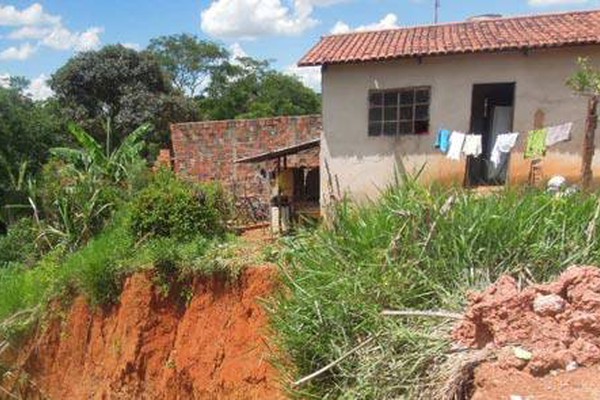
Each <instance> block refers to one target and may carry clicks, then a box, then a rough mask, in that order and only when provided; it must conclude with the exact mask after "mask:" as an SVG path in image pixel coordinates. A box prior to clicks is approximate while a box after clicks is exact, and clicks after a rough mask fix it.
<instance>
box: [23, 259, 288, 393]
mask: <svg viewBox="0 0 600 400" xmlns="http://www.w3.org/2000/svg"><path fill="white" fill-rule="evenodd" d="M274 284H275V270H274V269H272V268H266V267H265V268H250V269H248V270H246V272H245V273H244V274H243V276H242V277H241V278H240V282H239V283H236V284H228V283H227V282H226V281H225V280H224V279H219V278H211V279H202V280H198V281H197V282H195V283H194V285H193V294H194V295H193V298H192V299H191V301H190V302H189V304H188V305H187V306H186V305H185V301H181V293H177V294H173V295H171V296H169V297H165V296H164V295H161V294H160V291H159V290H158V289H157V287H156V286H155V285H154V284H153V281H152V277H151V276H150V275H148V274H136V275H133V276H132V277H130V278H129V279H128V280H127V282H126V284H125V288H124V291H123V294H122V296H121V302H120V304H119V305H118V306H115V307H113V308H111V309H109V310H104V311H103V310H93V309H92V308H90V306H89V305H88V303H87V302H86V300H85V299H84V298H83V297H78V298H77V299H76V300H75V301H74V303H73V304H72V306H71V307H69V308H67V309H66V311H65V314H64V315H63V316H60V317H55V318H52V319H51V320H50V321H49V322H48V323H47V324H46V326H43V327H41V328H40V331H39V332H38V333H37V334H36V336H35V338H34V339H33V340H32V341H31V343H30V344H29V345H28V346H26V348H25V349H24V350H23V351H22V352H21V353H20V355H19V360H18V361H19V363H20V365H22V367H23V371H24V372H25V373H26V375H25V376H27V377H28V378H29V379H30V381H31V382H34V383H35V385H37V386H38V387H39V390H34V389H32V385H31V384H30V385H26V386H25V387H28V388H29V389H28V390H29V393H23V394H24V397H25V398H35V397H37V398H39V397H40V395H39V394H40V392H41V393H43V395H44V396H46V397H47V398H50V399H113V398H115V399H116V398H118V399H278V398H282V395H281V393H282V392H281V390H280V388H279V385H278V383H277V380H278V376H277V373H276V371H275V369H274V368H273V367H272V366H271V365H270V364H269V358H270V357H271V354H272V353H271V352H270V349H269V345H268V343H267V340H266V326H267V318H266V315H265V312H264V310H263V309H262V307H261V305H260V299H261V298H265V297H268V296H269V294H270V293H271V292H272V290H273V286H274Z"/></svg>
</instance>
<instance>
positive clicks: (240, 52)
mask: <svg viewBox="0 0 600 400" xmlns="http://www.w3.org/2000/svg"><path fill="white" fill-rule="evenodd" d="M229 52H230V53H231V61H232V62H235V61H236V60H237V59H238V58H244V57H248V53H246V50H244V49H243V48H242V45H240V44H239V43H238V42H235V43H234V44H232V45H231V46H229Z"/></svg>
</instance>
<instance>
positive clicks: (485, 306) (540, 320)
mask: <svg viewBox="0 0 600 400" xmlns="http://www.w3.org/2000/svg"><path fill="white" fill-rule="evenodd" d="M453 338H454V340H455V341H456V342H457V343H459V344H461V345H463V346H466V347H470V348H478V349H482V348H486V349H489V350H490V354H492V355H493V356H492V357H491V358H492V360H491V361H488V362H486V363H484V364H483V365H482V366H480V367H479V368H478V369H477V370H476V371H475V395H474V397H473V398H475V399H509V398H510V396H511V395H520V396H522V398H528V397H527V396H533V397H531V398H535V399H536V400H538V399H563V398H569V399H598V398H600V381H599V380H598V379H597V378H596V377H597V376H598V375H597V373H598V372H599V369H598V367H597V364H599V363H600V270H599V269H598V268H594V267H571V268H569V269H568V270H567V271H565V272H564V273H563V274H562V275H561V276H560V277H559V278H558V279H557V280H556V281H554V282H552V283H549V284H544V285H533V286H529V287H527V288H525V289H523V290H520V289H519V287H518V285H517V282H516V281H515V280H514V279H513V278H511V277H507V276H505V277H502V278H501V279H500V280H499V281H498V282H497V283H496V284H494V285H493V286H491V287H490V288H488V289H487V290H486V291H484V292H482V293H474V294H472V295H470V297H469V306H468V308H467V312H466V313H465V318H464V320H462V321H461V323H460V324H459V325H458V326H457V327H456V328H455V330H454V332H453ZM515 348H516V349H518V350H517V352H515ZM521 350H525V351H526V352H529V353H530V354H529V355H530V357H529V356H528V355H527V353H525V356H524V355H523V352H522V351H521ZM519 352H520V353H519ZM592 366H593V368H585V367H592ZM567 371H571V372H567ZM592 377H593V379H592Z"/></svg>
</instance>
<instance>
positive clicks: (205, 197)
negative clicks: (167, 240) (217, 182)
mask: <svg viewBox="0 0 600 400" xmlns="http://www.w3.org/2000/svg"><path fill="white" fill-rule="evenodd" d="M221 196H222V191H221V190H217V189H215V187H213V186H211V187H205V188H203V187H200V186H197V185H193V184H190V183H187V182H184V181H183V180H181V179H179V178H177V177H176V176H175V175H174V174H173V173H172V172H171V171H167V170H161V171H159V172H158V173H157V175H156V177H155V179H154V181H153V182H152V183H151V184H150V185H149V186H148V187H147V188H146V189H144V190H142V191H141V192H140V193H139V194H138V196H137V197H136V198H135V199H134V200H133V202H132V206H131V221H130V227H131V231H132V232H133V234H134V236H135V237H136V238H138V239H140V238H143V237H148V236H150V237H172V238H178V239H186V238H188V239H189V238H191V237H196V236H198V235H203V236H206V237H210V236H214V235H218V234H221V233H223V232H224V226H225V225H224V223H225V217H226V216H225V214H224V213H223V209H222V205H221V204H222V202H223V199H222V197H221Z"/></svg>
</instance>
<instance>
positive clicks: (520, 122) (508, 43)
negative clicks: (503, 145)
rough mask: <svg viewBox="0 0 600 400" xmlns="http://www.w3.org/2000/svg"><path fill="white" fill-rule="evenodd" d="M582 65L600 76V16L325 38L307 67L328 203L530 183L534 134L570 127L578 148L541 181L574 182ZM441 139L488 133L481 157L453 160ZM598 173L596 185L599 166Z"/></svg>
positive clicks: (547, 163)
mask: <svg viewBox="0 0 600 400" xmlns="http://www.w3.org/2000/svg"><path fill="white" fill-rule="evenodd" d="M578 57H589V58H590V60H591V61H592V63H593V64H595V65H597V66H600V10H593V11H583V12H568V13H560V14H546V15H535V16H523V17H511V18H484V19H473V20H469V21H466V22H459V23H449V24H441V25H432V26H416V27H405V28H398V29H391V30H383V31H373V32H355V33H348V34H341V35H332V36H327V37H323V38H322V39H321V40H320V42H319V43H317V44H316V45H315V46H314V47H313V48H312V49H311V50H310V51H309V52H308V53H307V54H306V55H305V56H304V57H303V58H302V59H301V60H300V62H299V65H300V66H321V69H322V79H323V80H322V95H323V136H322V143H321V154H322V159H323V160H324V161H326V164H327V165H326V166H327V168H321V169H322V173H323V174H329V176H331V177H335V179H328V176H325V175H324V176H323V177H322V182H323V185H322V188H323V193H322V194H323V195H326V194H327V193H330V191H331V190H332V188H330V187H328V185H327V182H332V181H333V182H336V183H334V185H335V186H336V190H337V186H339V188H340V190H341V191H343V192H347V193H350V194H351V195H352V196H353V197H355V198H362V197H375V196H377V194H378V193H379V192H380V190H381V189H382V188H384V187H386V186H387V185H388V184H390V183H391V182H393V180H394V177H395V175H396V173H398V172H399V173H408V174H419V179H423V180H427V181H440V182H445V183H456V184H461V185H468V186H480V185H503V184H506V183H520V182H526V181H528V179H530V177H531V173H532V171H533V169H532V163H531V160H526V159H524V157H523V152H524V147H525V144H524V142H525V140H524V139H525V137H526V136H527V135H526V134H527V132H528V131H530V130H532V129H533V128H540V127H546V126H552V125H558V124H563V123H568V122H572V123H573V129H572V136H571V140H570V141H568V142H564V143H560V144H558V145H556V146H553V147H552V148H549V149H548V151H547V154H546V156H545V157H544V158H543V160H542V161H541V163H540V164H541V171H542V173H543V175H544V176H545V177H550V176H552V175H555V174H560V175H563V176H565V177H567V178H568V179H569V180H571V181H572V182H576V181H577V180H578V178H579V173H580V168H581V150H582V146H583V136H584V135H583V131H584V125H585V117H586V112H587V108H586V99H584V98H581V97H578V96H577V95H575V94H574V93H573V92H572V90H570V89H569V88H568V87H567V86H566V84H565V83H566V80H567V78H568V77H569V76H571V74H572V73H573V72H574V71H576V70H577V68H578V66H577V59H578ZM440 129H448V130H452V131H461V132H466V133H476V134H481V135H482V147H483V152H482V154H481V155H480V156H478V157H463V158H461V160H459V161H455V160H450V159H448V158H447V157H446V155H444V154H442V153H440V152H439V150H438V149H436V148H435V146H434V143H435V140H436V133H437V132H438V131H439V130H440ZM507 132H520V133H521V135H520V139H519V140H518V142H517V145H516V147H515V148H513V150H512V152H511V153H510V156H509V157H507V158H506V160H504V161H505V162H504V163H503V165H501V166H498V165H491V164H490V153H491V149H492V147H493V145H494V143H495V139H496V138H497V136H498V135H499V134H502V133H507ZM538 167H539V165H538ZM593 168H594V173H595V176H596V177H599V176H600V159H599V158H598V156H597V157H595V159H594V163H593ZM533 172H535V171H533ZM538 172H540V170H539V169H538ZM334 191H335V190H334Z"/></svg>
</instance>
